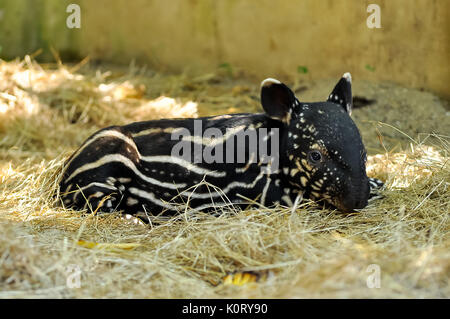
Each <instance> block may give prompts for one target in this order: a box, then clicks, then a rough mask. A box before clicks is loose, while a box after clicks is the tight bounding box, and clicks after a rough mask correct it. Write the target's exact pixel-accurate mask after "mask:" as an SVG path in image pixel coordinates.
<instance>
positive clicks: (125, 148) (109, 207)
mask: <svg viewBox="0 0 450 319" xmlns="http://www.w3.org/2000/svg"><path fill="white" fill-rule="evenodd" d="M139 158H140V155H139V152H138V150H137V147H136V145H135V143H134V141H133V140H132V139H131V138H130V137H129V136H128V135H126V134H125V133H123V132H121V131H120V128H115V127H113V128H108V129H105V130H103V131H100V132H98V133H96V134H95V135H94V136H92V137H91V138H90V139H88V140H87V141H86V142H85V143H84V144H83V145H82V146H81V147H80V149H79V150H78V151H77V152H75V154H74V156H72V157H71V159H69V161H68V163H67V164H66V165H67V169H66V171H65V173H64V178H63V180H62V182H61V184H60V189H61V193H62V194H61V197H62V200H63V203H64V205H66V207H70V208H75V209H85V208H89V209H91V210H92V211H96V210H98V211H102V212H112V211H114V210H115V209H116V208H117V207H119V205H120V202H121V200H122V199H123V193H124V190H125V186H124V184H126V183H127V182H129V181H130V180H131V178H130V177H131V172H132V171H133V170H136V169H137V168H136V166H137V165H138V164H139V163H138V162H139Z"/></svg>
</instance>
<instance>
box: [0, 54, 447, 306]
mask: <svg viewBox="0 0 450 319" xmlns="http://www.w3.org/2000/svg"><path fill="white" fill-rule="evenodd" d="M78 67H80V66H75V67H73V68H72V69H70V68H69V67H66V66H62V65H61V64H59V65H58V66H57V67H55V66H40V65H38V64H37V63H36V62H34V61H33V60H32V58H30V57H26V58H25V59H24V60H23V61H19V60H17V61H12V62H4V61H1V60H0V92H1V93H0V150H1V151H0V181H1V185H0V297H1V298H16V297H21V298H22V297H25V298H29V297H44V298H47V297H56V298H58V297H69V298H73V297H75V298H205V297H208V298H211V297H212V298H216V297H218V298H223V297H244V298H247V297H249V298H262V297H264V298H266V297H273V298H305V297H312V298H319V297H320V298H322V297H328V298H346V297H354V298H355V297H356V298H360V297H374V298H379V297H388V298H400V297H406V298H410V297H417V298H423V297H425V298H430V297H437V298H448V297H450V283H449V277H450V276H449V275H450V249H449V248H450V238H449V225H450V223H449V213H448V212H449V208H450V207H449V206H450V201H449V197H450V196H449V181H450V170H449V165H448V151H449V137H448V131H447V132H445V131H434V129H435V128H436V127H428V133H431V132H434V133H435V134H431V135H429V134H428V135H417V134H416V133H417V132H413V133H414V136H418V137H417V139H418V138H421V140H422V142H420V141H418V140H415V141H413V140H411V139H410V137H409V136H406V135H404V134H403V133H402V134H398V131H397V130H395V129H394V128H392V127H391V126H389V125H381V124H378V126H377V127H378V131H379V132H380V131H381V130H384V132H388V134H392V136H393V138H391V140H389V141H396V142H397V143H396V144H393V145H386V144H384V147H386V149H387V152H383V153H382V155H373V156H370V157H369V167H368V169H369V171H370V175H371V176H374V177H379V178H382V179H384V180H386V182H387V183H386V184H387V185H386V189H385V190H384V192H383V196H384V198H383V199H380V200H377V201H374V202H372V203H371V204H370V205H369V206H368V207H367V208H365V209H364V210H362V211H361V212H360V213H355V214H341V213H337V212H335V211H329V210H325V209H322V208H321V207H317V206H315V205H314V204H313V203H309V202H304V203H301V204H300V205H299V207H297V209H296V211H295V212H292V210H291V209H290V208H285V207H279V208H276V209H270V210H269V209H266V208H264V207H256V208H252V209H249V210H246V211H244V212H233V211H225V212H224V213H223V214H222V215H221V216H220V217H212V216H209V215H205V214H195V215H189V216H188V215H180V216H178V217H175V218H172V219H170V220H160V219H159V220H158V219H157V218H154V219H152V224H150V225H139V224H134V223H132V222H130V221H128V220H124V219H121V218H119V216H118V215H117V214H110V215H101V216H99V215H94V214H89V212H87V213H88V214H87V216H81V214H80V213H79V212H73V211H70V210H66V209H64V208H61V207H58V206H57V205H55V204H57V201H56V200H55V198H54V196H53V195H54V193H55V192H56V191H57V187H56V186H57V178H58V176H59V174H60V169H61V165H62V162H63V160H64V158H65V157H66V156H68V155H69V154H70V152H72V151H73V150H74V149H75V148H76V147H77V146H78V145H80V143H81V142H82V141H83V140H84V139H85V138H86V137H87V136H88V135H90V134H91V133H92V132H94V131H95V130H97V129H98V128H100V127H103V126H105V125H109V124H112V123H125V122H131V121H134V120H138V119H143V118H146V119H148V118H157V117H172V116H177V117H179V116H196V115H197V114H198V113H199V112H200V114H201V115H203V114H207V113H215V114H218V113H223V112H227V111H231V112H232V111H236V110H234V109H230V107H238V108H239V110H241V111H242V110H244V111H255V110H257V108H258V101H257V100H258V99H257V85H256V84H251V83H250V84H249V82H239V84H238V85H234V86H233V84H232V83H234V82H237V81H236V80H233V79H226V80H224V81H222V82H220V76H217V75H206V76H203V77H197V78H194V79H192V77H189V76H188V75H186V74H182V75H160V74H156V73H151V72H141V71H142V70H137V69H136V68H133V67H131V68H130V69H129V70H127V72H109V71H107V72H101V71H95V70H93V71H92V70H91V69H89V71H85V72H84V73H81V71H78ZM218 79H219V80H218ZM317 87H321V86H320V85H318V86H317ZM397 89H398V88H396V87H393V89H392V90H397ZM311 90H312V91H307V92H305V94H306V95H308V94H312V95H314V92H313V91H314V90H313V88H312V89H311ZM205 92H206V93H205ZM311 92H312V93H311ZM360 93H361V94H362V93H364V92H363V90H361V92H360ZM388 93H389V92H388ZM420 93H423V94H424V95H425V97H423V96H422V97H423V98H424V99H426V98H427V96H426V94H429V93H426V92H418V93H417V92H416V94H419V95H420ZM161 96H165V97H161ZM390 96H395V95H393V94H391V95H390ZM173 97H178V98H177V99H173ZM193 101H196V102H197V103H199V105H198V109H197V105H196V103H195V102H193ZM405 103H408V101H406V102H405ZM411 103H413V102H411ZM385 106H386V105H385V104H379V105H378V107H379V108H382V107H385ZM439 107H441V106H439ZM202 108H203V110H202ZM394 109H395V108H394ZM435 109H436V112H444V117H443V118H441V122H442V121H444V122H445V121H447V126H446V127H447V130H448V115H447V117H446V116H445V110H444V109H443V108H442V110H441V109H439V108H438V106H435ZM199 110H200V111H199ZM364 112H369V108H366V109H361V110H355V118H356V119H357V121H358V118H359V117H362V116H363V113H364ZM411 112H412V113H413V111H411ZM414 112H415V110H414ZM417 112H419V110H418V111H417ZM420 112H421V111H420ZM420 114H421V115H420V116H422V113H420ZM402 116H403V114H397V118H396V119H392V121H391V122H389V123H395V121H397V120H398V121H399V123H401V124H402V123H403V122H402V121H401V118H402ZM369 118H370V117H369ZM370 119H371V120H377V118H375V117H374V118H370ZM423 120H424V121H426V119H423ZM434 123H435V122H434ZM358 125H359V127H360V128H362V134H363V135H364V137H365V138H366V137H367V136H369V134H368V133H367V134H366V131H365V130H368V132H369V133H373V132H374V131H375V132H376V131H377V127H373V126H370V125H368V124H367V122H358ZM408 125H411V123H409V124H408ZM412 125H414V123H412ZM436 125H438V124H436ZM439 125H442V123H441V124H439ZM367 127H369V128H367ZM444 127H445V126H444ZM439 133H440V134H441V135H439ZM446 135H447V136H446ZM375 136H377V135H375ZM381 136H383V135H381ZM375 138H376V137H375ZM424 140H425V141H424ZM379 141H382V142H383V141H386V138H385V139H383V138H381V139H377V144H376V143H375V142H374V141H371V142H370V143H373V144H372V145H377V146H378V147H380V145H381V144H380V142H379ZM423 141H424V142H425V143H423ZM404 145H406V146H407V147H404ZM402 149H403V150H402ZM369 150H370V149H369ZM372 154H374V152H372ZM373 264H375V265H377V266H379V269H380V271H381V281H380V288H372V289H370V288H368V286H367V280H368V276H369V275H371V274H372V272H370V271H369V272H368V269H369V270H370V269H371V268H370V267H369V266H370V265H373ZM368 267H369V268H368ZM78 271H79V277H78V278H79V281H77V280H76V279H75V281H73V280H74V278H76V277H74V276H72V277H71V275H73V274H75V275H76V274H77V273H78ZM235 271H238V272H240V271H249V272H251V274H256V275H255V276H253V277H252V276H249V275H247V277H249V278H251V280H248V281H249V283H247V284H243V283H244V282H245V281H244V282H242V278H244V277H242V278H241V279H237V280H234V281H233V279H230V276H228V277H225V280H224V281H223V280H222V278H223V277H224V276H226V275H227V274H230V273H233V272H235ZM258 278H259V279H258ZM237 281H240V282H237ZM77 282H79V284H80V287H79V288H70V287H73V283H75V286H76V283H77ZM233 283H235V284H233ZM236 283H237V284H236Z"/></svg>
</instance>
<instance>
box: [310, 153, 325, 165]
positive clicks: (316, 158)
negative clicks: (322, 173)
mask: <svg viewBox="0 0 450 319" xmlns="http://www.w3.org/2000/svg"><path fill="white" fill-rule="evenodd" d="M321 160H322V153H320V151H318V150H312V151H309V153H308V161H309V162H310V163H311V164H318V163H320V161H321Z"/></svg>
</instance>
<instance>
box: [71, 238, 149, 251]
mask: <svg viewBox="0 0 450 319" xmlns="http://www.w3.org/2000/svg"><path fill="white" fill-rule="evenodd" d="M77 244H78V245H79V246H82V247H85V248H89V249H106V250H120V249H123V250H130V249H134V248H136V247H139V246H141V244H139V243H122V244H112V243H95V242H92V241H85V240H79V241H78V242H77Z"/></svg>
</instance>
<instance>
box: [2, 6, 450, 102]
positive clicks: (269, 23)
mask: <svg viewBox="0 0 450 319" xmlns="http://www.w3.org/2000/svg"><path fill="white" fill-rule="evenodd" d="M69 3H77V4H79V5H80V6H81V29H68V28H67V27H66V25H65V20H66V18H67V16H68V15H69V14H68V13H66V11H65V9H66V6H67V5H68V4H69ZM370 3H377V4H378V5H380V7H381V25H382V28H381V29H369V28H368V27H367V26H366V19H367V17H368V15H369V13H367V12H366V9H367V6H368V4H370ZM0 10H2V12H3V13H2V14H1V16H0V46H1V52H0V56H3V57H6V58H11V57H14V56H18V55H19V56H22V55H24V54H26V53H31V52H33V51H35V50H36V49H38V48H43V49H44V51H45V52H44V54H43V55H42V58H44V59H45V58H49V57H51V55H50V53H49V51H48V48H49V46H53V47H54V48H55V49H57V50H58V51H60V52H61V54H62V55H63V57H66V58H77V57H78V58H81V57H83V56H86V55H90V56H91V58H94V59H102V60H108V61H113V62H119V63H124V64H128V63H129V62H130V61H131V60H132V59H135V60H136V61H137V62H139V63H141V62H142V63H147V64H150V65H151V66H152V67H155V68H157V69H161V70H174V71H180V70H184V69H185V68H186V67H188V68H190V69H192V70H202V71H203V72H207V71H209V70H211V69H214V68H216V67H217V66H218V65H219V64H221V63H224V62H227V63H229V64H230V65H231V66H232V67H235V68H240V69H242V70H244V71H245V72H246V73H247V74H249V75H252V76H256V77H258V78H263V77H266V76H277V77H280V78H289V77H293V76H296V75H297V67H298V66H306V67H307V68H308V73H307V74H305V75H302V76H305V77H307V78H308V79H310V78H323V77H337V76H339V75H341V74H342V73H344V72H346V71H350V72H352V74H353V76H354V77H355V78H361V79H369V80H388V81H393V82H398V83H401V84H403V85H405V86H412V87H424V88H426V89H430V90H433V91H435V92H438V93H440V94H441V95H443V96H446V97H450V90H449V81H450V68H449V62H450V53H449V48H450V39H449V32H450V1H448V0H370V1H364V0H360V1H355V0H339V1H337V0H333V1H332V0H303V1H301V0H281V1H273V0H95V1H92V0H72V1H68V0H0Z"/></svg>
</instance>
